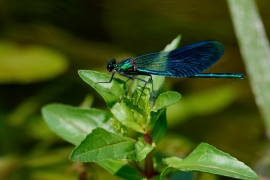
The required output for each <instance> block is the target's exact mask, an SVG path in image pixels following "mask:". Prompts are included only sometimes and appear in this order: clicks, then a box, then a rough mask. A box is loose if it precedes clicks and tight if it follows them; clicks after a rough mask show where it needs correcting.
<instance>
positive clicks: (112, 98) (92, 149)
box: [42, 37, 258, 180]
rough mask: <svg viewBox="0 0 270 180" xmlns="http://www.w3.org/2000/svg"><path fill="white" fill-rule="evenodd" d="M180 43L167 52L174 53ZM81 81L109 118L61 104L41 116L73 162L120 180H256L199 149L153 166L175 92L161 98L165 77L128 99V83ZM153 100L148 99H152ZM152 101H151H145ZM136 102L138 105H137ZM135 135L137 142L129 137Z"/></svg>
mask: <svg viewBox="0 0 270 180" xmlns="http://www.w3.org/2000/svg"><path fill="white" fill-rule="evenodd" d="M179 40H180V37H178V38H177V39H176V40H174V41H173V42H172V44H171V45H170V46H167V48H166V50H171V49H173V48H175V47H176V45H177V44H178V42H179ZM79 75H80V76H81V78H82V79H83V80H84V81H85V82H86V83H88V84H89V85H91V86H92V87H93V88H94V89H95V90H96V91H97V92H98V93H99V94H100V95H101V96H102V97H103V98H104V100H105V102H106V104H107V106H108V108H109V109H110V111H111V113H108V112H106V111H103V110H98V109H94V108H87V109H86V108H76V107H70V106H66V105H61V104H51V105H47V106H45V107H43V109H42V114H43V117H44V119H45V121H46V122H47V124H48V125H49V127H50V128H51V129H52V130H53V131H54V132H56V133H57V134H58V135H59V136H61V137H62V138H64V139H65V140H66V141H68V142H70V143H72V144H74V145H76V146H77V147H76V148H75V149H74V150H73V152H72V153H71V155H70V159H71V160H73V161H77V162H96V163H98V164H99V165H101V166H102V167H103V168H105V169H106V170H107V171H109V172H110V173H112V174H114V175H116V176H119V177H121V178H123V179H131V180H132V179H134V180H138V179H165V178H166V177H167V176H168V175H169V174H171V173H173V172H175V171H182V172H187V171H200V172H207V173H213V174H218V175H224V176H229V177H234V178H239V179H249V180H250V179H258V177H257V175H256V174H255V173H254V172H253V171H252V170H251V169H250V168H249V167H248V166H246V165H245V164H244V163H242V162H239V161H238V160H237V159H235V158H233V157H231V156H230V155H229V154H226V153H224V152H221V151H220V150H218V149H216V148H215V147H213V146H211V145H209V144H206V143H201V144H200V145H199V146H198V147H197V148H196V149H195V150H194V151H193V152H192V153H190V154H189V155H188V156H187V157H186V158H184V159H180V158H178V157H168V158H164V159H163V160H162V161H158V160H155V158H154V153H153V151H154V149H155V146H156V145H157V144H158V143H159V141H160V140H161V139H162V138H163V136H164V135H165V132H166V129H167V124H166V123H167V121H166V107H168V106H170V105H172V104H174V103H175V102H177V101H178V100H179V99H180V98H181V96H180V94H179V93H177V92H171V91H170V92H168V91H167V92H164V86H163V84H164V77H157V76H155V77H153V85H154V87H153V90H152V89H150V88H148V87H147V88H146V89H145V90H144V91H143V94H142V97H141V99H140V101H139V102H138V98H139V97H140V93H141V92H142V88H141V87H140V86H139V85H138V82H134V87H135V88H132V90H131V93H130V94H131V96H129V95H127V96H124V98H123V99H122V101H120V99H121V97H122V96H123V94H124V93H125V89H126V83H125V81H122V80H120V79H117V78H114V79H113V80H112V82H111V83H101V84H96V82H100V81H102V82H106V81H108V80H109V79H110V76H108V75H106V74H103V73H99V72H95V71H89V70H80V71H79ZM151 92H154V97H155V98H152V93H151ZM149 99H150V100H149ZM137 102H138V104H137ZM130 132H136V137H135V138H134V137H133V138H131V137H129V134H130Z"/></svg>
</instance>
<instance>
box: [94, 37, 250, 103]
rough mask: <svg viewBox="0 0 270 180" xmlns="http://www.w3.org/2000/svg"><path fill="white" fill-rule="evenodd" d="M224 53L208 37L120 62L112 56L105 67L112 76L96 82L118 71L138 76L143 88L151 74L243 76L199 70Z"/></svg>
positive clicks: (124, 74)
mask: <svg viewBox="0 0 270 180" xmlns="http://www.w3.org/2000/svg"><path fill="white" fill-rule="evenodd" d="M223 53H224V46H223V44H222V43H220V42H217V41H211V40H209V41H201V42H197V43H194V44H190V45H187V46H184V47H181V48H177V49H175V50H172V51H167V52H155V53H150V54H145V55H142V56H139V57H136V58H127V59H125V60H123V61H122V62H119V63H117V62H116V60H115V59H112V60H110V61H109V62H108V63H107V70H108V71H109V72H112V76H111V79H110V80H109V81H108V82H97V83H110V82H111V81H112V79H113V77H114V74H115V73H118V74H119V75H121V76H125V77H127V78H129V79H131V80H134V79H137V80H140V81H142V82H144V86H143V89H142V92H143V91H144V89H145V87H146V84H147V83H148V82H149V80H152V76H151V75H158V76H165V77H171V78H187V77H188V78H234V79H243V78H245V76H244V75H243V74H239V73H201V72H203V71H205V70H206V69H208V68H209V67H211V66H212V65H214V64H215V63H216V62H217V61H218V60H219V59H220V58H221V56H222V55H223ZM135 75H146V76H149V77H150V78H149V80H148V81H146V80H144V79H141V78H138V77H136V76H135ZM141 95H142V93H141ZM141 95H140V97H139V100H140V98H141ZM139 100H138V102H139Z"/></svg>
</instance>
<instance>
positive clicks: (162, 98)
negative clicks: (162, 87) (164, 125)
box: [152, 91, 181, 111]
mask: <svg viewBox="0 0 270 180" xmlns="http://www.w3.org/2000/svg"><path fill="white" fill-rule="evenodd" d="M180 98H181V95H180V94H179V93H177V92H172V91H167V92H164V93H162V94H160V95H159V96H158V98H157V100H156V103H155V106H154V107H153V108H152V109H153V110H155V111H157V110H160V109H162V108H165V107H168V106H170V105H172V104H174V103H176V102H177V101H179V99H180Z"/></svg>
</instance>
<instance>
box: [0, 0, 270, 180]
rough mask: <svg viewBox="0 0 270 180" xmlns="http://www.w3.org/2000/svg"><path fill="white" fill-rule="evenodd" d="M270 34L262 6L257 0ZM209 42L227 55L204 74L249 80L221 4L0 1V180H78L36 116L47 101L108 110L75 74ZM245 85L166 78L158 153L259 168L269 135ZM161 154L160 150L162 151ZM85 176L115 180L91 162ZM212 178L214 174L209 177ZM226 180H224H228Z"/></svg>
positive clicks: (64, 149)
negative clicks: (211, 155) (205, 147)
mask: <svg viewBox="0 0 270 180" xmlns="http://www.w3.org/2000/svg"><path fill="white" fill-rule="evenodd" d="M256 2H257V5H258V8H259V11H260V15H261V16H262V19H263V23H264V25H265V29H266V33H267V34H268V36H269V32H270V20H269V9H270V3H269V1H268V0H258V1H256ZM179 34H181V36H182V38H181V43H180V46H183V45H186V44H190V43H194V42H197V41H202V40H208V39H213V40H217V41H220V42H222V43H223V44H224V46H225V49H226V51H225V54H224V56H223V57H222V58H221V60H220V61H219V62H218V63H217V64H216V65H214V66H213V67H212V68H210V69H209V70H208V72H238V73H243V74H246V73H245V69H244V64H243V61H242V59H241V55H240V52H239V48H238V45H237V42H236V37H235V33H234V29H233V25H232V21H231V17H230V14H229V11H228V7H227V2H226V1H225V0H221V1H214V0H204V1H198V0H191V1H183V0H169V1H159V0H157V1H151V0H138V1H120V0H114V1H97V0H77V1H75V0H66V1H65V0H61V1H60V0H58V1H55V0H54V1H53V0H47V1H41V0H35V1H34V0H24V1H18V0H9V1H5V0H0V83H1V84H0V143H1V144H0V179H1V178H3V179H12V180H13V179H76V178H77V172H78V171H79V170H78V169H79V168H78V167H80V166H79V165H78V164H76V163H75V164H73V163H72V162H71V161H69V159H68V157H69V154H70V153H71V150H72V148H73V146H72V145H70V144H68V143H66V142H64V141H63V140H61V139H60V138H59V137H57V136H56V135H55V134H54V133H53V132H51V131H50V130H49V128H48V127H47V126H46V124H45V122H44V121H43V119H42V117H41V113H40V109H41V107H42V106H43V105H45V104H48V103H53V102H58V103H63V104H68V105H72V106H79V105H80V104H81V103H82V102H83V101H84V99H85V97H86V96H87V95H88V96H87V97H88V101H87V102H88V104H90V105H92V107H95V108H101V109H106V106H105V103H104V101H103V100H102V98H101V97H100V96H99V95H98V94H97V93H96V92H95V91H94V90H93V89H92V88H91V87H90V86H88V85H87V84H86V83H84V82H83V81H82V79H80V77H79V76H78V74H77V71H78V70H79V69H90V70H97V71H102V72H106V63H107V62H108V61H109V60H110V59H112V58H116V59H117V60H118V61H121V60H123V59H124V58H126V57H136V56H139V55H142V54H146V53H150V52H156V51H160V50H162V49H163V48H164V47H165V45H167V44H168V43H170V42H171V41H172V40H173V39H174V38H175V37H176V36H177V35H179ZM246 75H247V79H244V80H234V79H169V78H167V79H166V87H167V89H168V90H174V91H177V92H179V93H181V95H182V99H181V100H180V102H179V103H177V104H176V105H174V106H172V107H169V108H168V111H167V114H168V127H169V129H168V132H167V136H166V137H165V138H164V140H163V141H162V142H161V143H160V145H159V146H158V147H157V151H156V152H157V153H161V154H162V155H166V156H172V155H176V156H179V157H184V156H185V155H186V154H188V153H189V152H190V151H191V150H192V149H193V148H194V147H195V146H196V145H197V144H198V143H200V142H207V143H209V144H212V145H213V146H215V147H217V148H218V149H220V150H222V151H225V152H227V153H229V154H231V155H232V156H234V157H236V158H237V159H239V160H240V161H243V162H244V163H246V164H247V165H249V166H251V167H253V168H254V167H255V168H256V164H257V163H258V161H259V159H260V158H261V157H262V156H263V154H264V149H263V148H264V146H265V143H266V138H265V135H264V131H265V129H264V126H263V122H262V119H261V117H260V115H259V112H258V109H257V107H256V104H255V100H254V97H253V94H252V91H251V89H250V86H249V79H248V74H246ZM162 151H163V152H162ZM88 173H89V174H88V175H89V177H91V178H94V179H102V178H108V177H109V178H112V177H111V176H110V175H109V174H108V173H106V172H105V171H103V169H102V168H100V167H99V166H97V165H95V164H92V163H90V164H89V172H88ZM211 178H214V177H211ZM224 179H225V178H224Z"/></svg>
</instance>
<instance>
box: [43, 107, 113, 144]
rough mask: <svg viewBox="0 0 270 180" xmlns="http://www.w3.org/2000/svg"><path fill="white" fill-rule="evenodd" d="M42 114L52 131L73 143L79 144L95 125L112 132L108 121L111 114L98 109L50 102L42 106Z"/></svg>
mask: <svg viewBox="0 0 270 180" xmlns="http://www.w3.org/2000/svg"><path fill="white" fill-rule="evenodd" d="M42 116H43V118H44V119H45V122H46V123H47V124H48V126H49V127H50V129H51V130H52V131H54V132H55V133H56V134H58V135H59V136H60V137H62V138H63V139H65V140H66V141H68V142H70V143H72V144H74V145H78V144H80V142H81V141H82V140H83V139H84V138H85V137H86V135H87V134H89V133H90V132H91V131H92V130H93V129H94V128H96V127H103V128H105V129H107V130H108V131H111V132H114V130H113V128H112V126H111V123H110V118H112V115H111V114H110V113H108V112H106V111H102V110H98V109H88V108H87V109H85V108H76V107H71V106H67V105H62V104H50V105H46V106H44V107H43V108H42Z"/></svg>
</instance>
